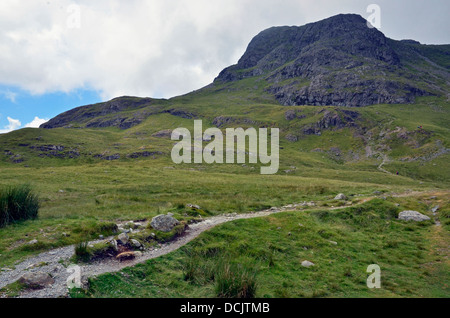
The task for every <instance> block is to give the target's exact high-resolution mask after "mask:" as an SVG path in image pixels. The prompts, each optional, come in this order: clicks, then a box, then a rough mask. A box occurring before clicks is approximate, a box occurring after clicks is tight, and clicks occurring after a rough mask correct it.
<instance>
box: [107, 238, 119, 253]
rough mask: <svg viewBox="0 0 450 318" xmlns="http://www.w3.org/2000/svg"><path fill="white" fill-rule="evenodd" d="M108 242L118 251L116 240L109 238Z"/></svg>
mask: <svg viewBox="0 0 450 318" xmlns="http://www.w3.org/2000/svg"><path fill="white" fill-rule="evenodd" d="M109 244H110V245H111V247H112V248H113V249H114V251H116V252H117V251H118V250H119V248H118V247H117V241H116V240H111V241H109Z"/></svg>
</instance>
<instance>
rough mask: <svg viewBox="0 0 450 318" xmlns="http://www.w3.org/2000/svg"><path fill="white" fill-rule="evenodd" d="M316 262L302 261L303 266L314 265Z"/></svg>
mask: <svg viewBox="0 0 450 318" xmlns="http://www.w3.org/2000/svg"><path fill="white" fill-rule="evenodd" d="M314 265H315V264H314V263H312V262H310V261H303V262H302V266H303V267H312V266H314Z"/></svg>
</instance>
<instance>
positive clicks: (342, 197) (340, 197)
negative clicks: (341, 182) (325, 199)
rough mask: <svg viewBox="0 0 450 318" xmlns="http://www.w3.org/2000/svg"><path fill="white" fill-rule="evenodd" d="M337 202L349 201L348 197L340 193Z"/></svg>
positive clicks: (336, 198)
mask: <svg viewBox="0 0 450 318" xmlns="http://www.w3.org/2000/svg"><path fill="white" fill-rule="evenodd" d="M334 199H335V200H347V199H348V198H347V196H346V195H345V194H343V193H339V194H338V195H337V196H336V197H335V198H334Z"/></svg>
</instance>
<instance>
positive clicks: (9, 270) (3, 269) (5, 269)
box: [0, 267, 13, 272]
mask: <svg viewBox="0 0 450 318" xmlns="http://www.w3.org/2000/svg"><path fill="white" fill-rule="evenodd" d="M0 270H1V271H2V272H12V271H13V270H12V269H11V268H6V267H5V268H2V269H0Z"/></svg>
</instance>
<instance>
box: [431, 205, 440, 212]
mask: <svg viewBox="0 0 450 318" xmlns="http://www.w3.org/2000/svg"><path fill="white" fill-rule="evenodd" d="M438 210H439V205H437V206H435V207H434V208H432V209H431V212H433V213H436V212H437V211H438Z"/></svg>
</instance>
